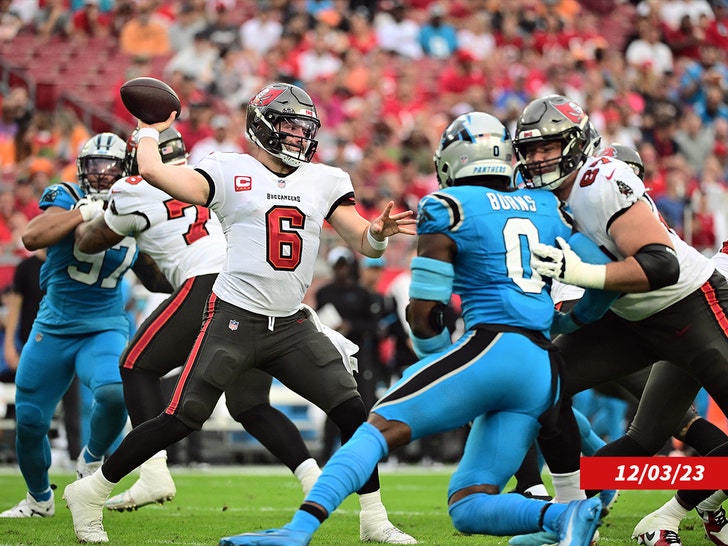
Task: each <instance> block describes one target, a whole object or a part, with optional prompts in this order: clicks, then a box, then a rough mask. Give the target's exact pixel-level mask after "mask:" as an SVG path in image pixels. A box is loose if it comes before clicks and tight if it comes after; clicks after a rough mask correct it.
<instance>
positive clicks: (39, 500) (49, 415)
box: [0, 328, 73, 517]
mask: <svg viewBox="0 0 728 546" xmlns="http://www.w3.org/2000/svg"><path fill="white" fill-rule="evenodd" d="M72 379H73V357H72V351H71V348H70V347H69V344H68V343H67V342H66V340H65V339H64V338H62V337H59V336H53V335H51V334H45V333H41V332H40V331H38V330H37V329H36V328H33V329H32V330H31V333H30V337H29V338H28V342H27V343H26V345H25V347H24V348H23V352H22V353H21V356H20V362H19V363H18V370H17V374H16V376H15V384H16V394H15V413H16V417H15V418H16V453H17V458H18V465H19V466H20V471H21V472H22V474H23V478H24V479H25V483H26V485H27V487H28V494H27V496H26V498H25V499H24V500H22V501H21V502H20V503H19V504H17V505H16V506H14V507H13V508H11V509H9V510H6V511H5V512H3V513H2V514H0V517H31V516H52V515H53V514H54V513H55V504H54V499H53V491H52V490H51V484H50V479H49V477H48V469H49V468H50V466H51V448H50V442H49V440H48V431H49V429H50V424H51V420H52V419H53V414H54V412H55V410H56V406H57V405H58V402H59V401H60V400H61V397H62V396H63V393H64V392H65V391H66V390H67V389H68V387H69V386H70V385H71V381H72Z"/></svg>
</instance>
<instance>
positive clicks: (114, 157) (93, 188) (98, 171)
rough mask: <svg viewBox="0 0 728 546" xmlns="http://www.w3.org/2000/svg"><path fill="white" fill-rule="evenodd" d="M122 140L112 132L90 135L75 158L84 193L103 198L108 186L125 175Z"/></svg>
mask: <svg viewBox="0 0 728 546" xmlns="http://www.w3.org/2000/svg"><path fill="white" fill-rule="evenodd" d="M125 148H126V147H125V145H124V140H122V138H121V137H119V136H117V135H115V134H114V133H100V134H98V135H95V136H94V137H92V138H91V139H90V140H89V141H88V142H86V144H84V146H83V148H81V152H80V153H79V154H78V157H77V158H76V169H77V174H78V183H79V185H80V186H81V189H82V190H83V191H84V192H85V193H86V195H93V196H96V197H101V198H102V199H105V198H106V197H107V196H108V193H109V188H111V185H112V184H113V183H114V182H116V181H117V180H118V179H119V178H122V177H123V176H126V174H127V171H126V164H125V161H124V157H125Z"/></svg>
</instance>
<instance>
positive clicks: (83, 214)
mask: <svg viewBox="0 0 728 546" xmlns="http://www.w3.org/2000/svg"><path fill="white" fill-rule="evenodd" d="M79 203H80V205H79V206H78V207H77V208H74V209H71V210H66V209H64V208H63V207H54V206H50V207H48V208H47V209H45V210H44V211H43V214H39V215H38V216H36V217H35V218H33V219H32V220H30V222H28V225H27V226H25V230H23V235H22V240H23V244H24V245H25V248H27V249H28V250H38V249H40V248H47V247H49V246H52V245H54V244H56V243H57V242H59V241H60V240H61V239H63V238H64V237H65V236H66V235H68V234H69V233H71V232H72V231H73V230H74V229H75V228H76V226H77V225H79V224H80V223H81V222H83V221H85V220H89V219H90V218H91V217H93V215H94V214H97V213H100V212H101V211H102V210H103V202H101V201H84V200H81V201H79ZM86 207H87V208H86ZM87 216H88V217H87Z"/></svg>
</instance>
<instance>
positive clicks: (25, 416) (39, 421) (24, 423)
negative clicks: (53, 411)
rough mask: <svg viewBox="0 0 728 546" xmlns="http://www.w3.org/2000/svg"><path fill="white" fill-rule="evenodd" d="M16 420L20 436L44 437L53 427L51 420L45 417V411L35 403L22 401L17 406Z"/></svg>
mask: <svg viewBox="0 0 728 546" xmlns="http://www.w3.org/2000/svg"><path fill="white" fill-rule="evenodd" d="M15 421H16V425H17V427H18V436H19V437H21V438H22V437H36V438H42V437H43V436H45V435H46V434H48V431H49V430H50V428H51V423H50V420H46V419H44V418H43V412H42V411H41V409H40V408H39V407H38V406H36V405H35V404H28V403H21V404H18V405H16V406H15Z"/></svg>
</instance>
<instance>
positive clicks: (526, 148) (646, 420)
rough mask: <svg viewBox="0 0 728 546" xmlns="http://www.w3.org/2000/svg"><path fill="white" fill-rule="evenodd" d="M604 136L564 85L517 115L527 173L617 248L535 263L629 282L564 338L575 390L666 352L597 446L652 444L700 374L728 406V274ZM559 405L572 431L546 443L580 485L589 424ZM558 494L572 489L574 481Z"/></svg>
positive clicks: (562, 251)
mask: <svg viewBox="0 0 728 546" xmlns="http://www.w3.org/2000/svg"><path fill="white" fill-rule="evenodd" d="M593 143H594V134H593V132H592V130H591V123H590V122H589V119H588V116H587V115H586V114H585V113H584V111H583V110H582V109H581V107H580V106H579V105H577V104H575V103H574V102H572V101H570V100H569V99H568V98H566V97H563V96H560V95H549V96H546V97H543V98H540V99H536V100H534V101H532V102H531V103H530V104H529V105H527V106H526V108H525V109H524V111H523V113H522V114H521V116H520V118H519V120H518V123H517V135H516V139H515V147H516V152H517V154H518V156H519V160H520V164H519V168H520V171H521V173H522V175H523V177H524V179H525V181H526V183H527V184H528V185H529V186H531V187H534V188H546V189H550V190H551V191H553V192H554V193H555V194H556V195H557V196H558V197H559V198H560V199H561V200H562V201H564V202H565V203H566V204H567V205H568V206H569V208H570V210H571V211H572V213H573V214H574V217H575V221H576V227H577V228H578V229H579V230H580V231H582V232H584V234H585V235H587V236H588V237H589V238H590V239H591V240H593V241H594V242H596V243H597V244H598V245H600V247H601V248H603V249H604V250H605V252H607V253H608V254H609V255H610V256H611V257H612V259H613V261H612V262H610V263H609V264H607V265H595V264H588V263H584V262H582V261H581V260H580V259H579V257H578V256H576V255H575V254H574V253H573V252H572V251H571V250H570V249H569V245H568V244H562V242H561V241H560V242H559V244H558V245H557V246H549V245H542V246H537V247H534V249H533V252H534V254H535V258H534V268H535V269H536V270H537V271H539V273H541V274H543V275H546V276H550V277H554V278H557V279H559V280H562V281H564V282H567V283H570V284H575V285H578V286H584V287H590V288H605V289H608V290H614V291H619V292H624V293H625V295H624V296H622V297H620V298H619V299H617V300H616V302H615V303H614V304H613V306H612V307H611V310H610V311H609V312H608V313H607V314H606V315H604V317H603V318H602V319H600V320H599V321H597V322H596V323H594V324H590V325H587V326H585V327H583V328H581V329H579V330H577V331H575V332H573V333H569V334H567V335H563V336H560V337H559V338H558V339H557V340H556V342H555V343H556V345H557V346H558V347H559V349H560V350H561V352H562V354H563V355H564V359H565V361H566V381H565V386H564V391H565V394H566V395H567V396H572V395H573V394H575V393H577V392H580V391H581V390H584V389H587V388H590V387H593V386H595V385H598V384H600V383H603V382H605V381H608V380H610V379H614V378H616V377H621V376H624V375H626V374H629V373H631V372H634V371H635V370H639V369H642V368H645V367H647V366H649V365H651V364H652V363H653V362H658V361H661V360H664V361H663V362H658V363H657V364H655V365H654V366H653V368H652V370H651V373H650V379H649V380H648V382H647V386H646V387H645V390H644V393H643V395H642V398H641V400H640V404H639V409H638V411H637V415H636V416H635V419H634V420H633V422H632V424H631V425H630V427H629V431H628V433H627V435H626V436H625V437H623V438H621V439H619V440H617V441H616V442H612V443H611V444H608V445H607V446H605V448H603V449H602V450H600V451H599V452H597V454H600V453H601V454H604V455H615V456H616V455H631V456H648V455H652V454H654V453H656V452H657V451H658V450H659V449H660V448H661V447H662V446H663V445H664V443H665V442H666V441H667V439H668V438H669V437H670V436H671V435H672V434H676V435H679V434H680V433H681V431H680V430H679V427H680V423H681V420H682V418H683V417H684V415H685V413H686V410H687V409H688V408H689V406H690V404H691V402H692V401H693V400H694V398H695V395H696V394H697V392H698V390H699V388H700V385H701V383H702V384H703V385H704V386H705V387H706V389H707V390H708V392H709V393H710V394H711V396H713V398H714V399H715V400H716V401H717V402H718V404H719V405H721V407H722V408H723V409H724V411H725V410H728V337H727V335H726V331H725V329H724V328H723V327H722V325H723V324H725V310H726V308H728V284H727V283H726V280H725V278H724V277H723V276H722V275H721V274H720V273H719V272H717V271H716V270H715V266H714V264H713V262H712V261H711V260H710V259H709V258H707V257H705V256H703V255H701V254H700V253H699V252H697V251H696V250H695V249H693V248H692V247H690V246H689V245H687V244H686V243H685V242H684V241H682V240H681V239H680V238H679V237H678V236H677V235H676V234H675V233H674V231H672V230H670V229H669V228H668V227H666V226H665V225H664V223H663V222H662V221H661V219H660V217H659V214H658V212H657V209H656V207H655V205H654V203H653V202H652V200H651V199H650V197H649V195H647V193H646V192H645V187H644V184H643V182H642V181H641V180H640V178H639V177H638V176H637V175H635V173H634V172H633V171H632V169H631V168H630V167H629V166H628V165H626V164H625V163H623V162H621V161H617V160H614V159H613V158H610V157H598V158H594V157H591V156H592V153H593V151H594V150H593V147H594V146H593ZM666 359H670V361H669V362H667V361H666ZM560 416H561V417H560V427H559V430H560V431H561V434H557V435H553V436H552V437H551V438H550V439H547V438H543V437H542V438H540V440H539V443H540V446H541V448H542V451H543V453H544V456H545V458H546V461H547V463H548V464H549V467H550V469H551V470H552V472H556V473H558V474H560V475H562V476H564V477H566V478H568V480H567V481H569V480H570V484H567V487H566V488H565V489H571V490H572V491H577V492H578V491H579V486H578V484H579V472H578V468H579V461H578V457H579V448H578V441H577V440H575V439H577V438H578V436H577V435H576V434H575V433H574V432H573V430H574V428H573V427H574V425H573V415H572V414H570V412H569V413H567V412H563V411H562V412H561V413H560ZM570 422H571V423H572V424H570ZM698 428H699V427H698ZM694 429H696V427H695V426H691V427H690V429H689V430H688V431H687V433H685V431H682V433H683V434H686V441H687V442H688V443H690V444H691V445H695V442H694V441H691V438H690V436H691V435H694V434H698V433H699V430H695V431H694ZM565 441H566V442H568V443H565ZM562 485H563V484H562ZM582 494H583V493H582ZM557 496H559V497H561V498H564V497H565V498H568V497H569V492H568V491H567V492H566V493H564V494H563V495H561V494H559V493H558V492H557Z"/></svg>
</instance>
